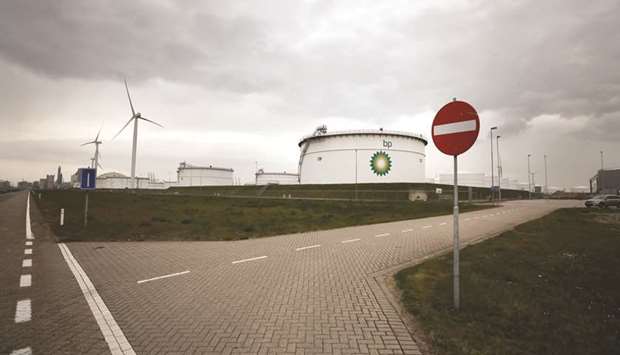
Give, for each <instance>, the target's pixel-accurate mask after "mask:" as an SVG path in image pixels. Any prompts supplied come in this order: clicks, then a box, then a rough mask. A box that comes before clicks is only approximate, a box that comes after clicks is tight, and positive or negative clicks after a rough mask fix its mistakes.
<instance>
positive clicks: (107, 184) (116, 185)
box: [77, 172, 168, 189]
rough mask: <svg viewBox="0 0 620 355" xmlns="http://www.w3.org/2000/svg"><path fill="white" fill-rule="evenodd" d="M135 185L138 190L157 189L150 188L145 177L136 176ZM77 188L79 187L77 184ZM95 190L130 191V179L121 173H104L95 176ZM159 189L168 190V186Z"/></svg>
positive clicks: (149, 183)
mask: <svg viewBox="0 0 620 355" xmlns="http://www.w3.org/2000/svg"><path fill="white" fill-rule="evenodd" d="M136 183H137V185H138V188H139V189H152V188H158V187H157V185H155V186H152V187H151V186H150V185H151V180H150V179H149V178H145V177H137V176H136ZM77 187H79V183H78V185H77ZM97 188H98V189H130V188H132V184H131V177H129V176H126V175H123V174H121V173H117V172H109V173H104V174H101V175H99V176H97ZM159 188H163V189H165V188H168V186H165V187H163V186H162V187H159Z"/></svg>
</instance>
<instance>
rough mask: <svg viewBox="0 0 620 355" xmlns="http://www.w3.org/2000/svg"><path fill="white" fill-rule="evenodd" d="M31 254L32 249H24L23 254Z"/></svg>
mask: <svg viewBox="0 0 620 355" xmlns="http://www.w3.org/2000/svg"><path fill="white" fill-rule="evenodd" d="M31 254H32V249H30V248H29V249H25V250H24V255H31Z"/></svg>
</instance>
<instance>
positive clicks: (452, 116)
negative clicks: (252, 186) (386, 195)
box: [432, 99, 480, 309]
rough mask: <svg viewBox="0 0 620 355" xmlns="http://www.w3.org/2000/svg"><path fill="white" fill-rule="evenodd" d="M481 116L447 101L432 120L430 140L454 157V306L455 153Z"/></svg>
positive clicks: (456, 283)
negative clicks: (431, 137) (431, 138)
mask: <svg viewBox="0 0 620 355" xmlns="http://www.w3.org/2000/svg"><path fill="white" fill-rule="evenodd" d="M479 131H480V119H479V118H478V113H477V112H476V110H475V109H474V108H473V107H472V105H470V104H468V103H467V102H464V101H456V99H454V101H452V102H450V103H449V104H446V105H445V106H444V107H442V108H441V110H439V112H437V114H436V115H435V119H434V120H433V126H432V132H433V142H434V143H435V146H436V147H437V149H439V150H440V151H441V152H442V153H444V154H448V155H452V156H453V157H454V189H453V193H454V214H453V215H454V218H453V220H454V226H453V228H452V229H453V233H454V245H453V253H452V258H453V261H452V274H453V290H454V308H456V309H459V307H460V304H461V286H460V273H461V272H460V266H459V250H460V241H459V184H458V176H459V169H458V156H459V154H463V153H465V152H466V151H467V150H468V149H469V148H471V146H472V145H474V142H476V139H477V138H478V132H479Z"/></svg>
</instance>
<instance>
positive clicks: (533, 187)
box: [532, 171, 536, 192]
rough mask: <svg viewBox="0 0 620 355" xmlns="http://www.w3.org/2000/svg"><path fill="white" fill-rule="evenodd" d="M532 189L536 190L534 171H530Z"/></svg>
mask: <svg viewBox="0 0 620 355" xmlns="http://www.w3.org/2000/svg"><path fill="white" fill-rule="evenodd" d="M532 189H534V192H536V183H535V182H534V172H533V171H532Z"/></svg>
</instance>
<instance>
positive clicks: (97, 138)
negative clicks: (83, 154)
mask: <svg viewBox="0 0 620 355" xmlns="http://www.w3.org/2000/svg"><path fill="white" fill-rule="evenodd" d="M99 133H101V128H99V132H97V137H95V142H96V141H98V140H99Z"/></svg>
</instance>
